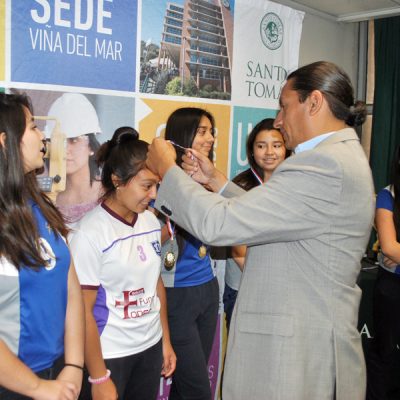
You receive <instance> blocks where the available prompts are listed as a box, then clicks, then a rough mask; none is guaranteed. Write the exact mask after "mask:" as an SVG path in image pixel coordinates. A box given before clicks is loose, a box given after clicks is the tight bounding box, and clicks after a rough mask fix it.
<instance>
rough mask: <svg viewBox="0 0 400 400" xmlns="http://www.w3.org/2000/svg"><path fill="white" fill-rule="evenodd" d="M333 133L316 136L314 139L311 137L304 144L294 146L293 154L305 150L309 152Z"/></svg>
mask: <svg viewBox="0 0 400 400" xmlns="http://www.w3.org/2000/svg"><path fill="white" fill-rule="evenodd" d="M334 133H335V132H328V133H324V134H323V135H318V136H316V137H313V138H312V139H310V140H307V141H306V142H303V143H300V144H299V145H297V146H296V148H295V149H294V152H295V153H296V154H298V153H301V152H302V151H306V150H311V149H313V148H314V147H316V146H317V145H318V144H320V143H321V142H322V141H323V140H325V139H326V138H328V137H329V136H331V135H333V134H334Z"/></svg>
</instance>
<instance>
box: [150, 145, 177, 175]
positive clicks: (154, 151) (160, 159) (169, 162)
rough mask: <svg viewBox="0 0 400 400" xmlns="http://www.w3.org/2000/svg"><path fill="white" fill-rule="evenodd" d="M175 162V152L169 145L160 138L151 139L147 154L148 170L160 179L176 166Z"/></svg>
mask: <svg viewBox="0 0 400 400" xmlns="http://www.w3.org/2000/svg"><path fill="white" fill-rule="evenodd" d="M175 160H176V152H175V149H174V147H173V146H172V144H171V143H169V142H168V141H166V140H164V139H161V138H155V139H153V141H152V143H151V145H150V146H149V152H148V153H147V160H146V165H147V168H148V169H150V170H151V171H152V172H153V173H154V174H156V175H158V176H159V177H160V178H161V179H162V178H163V177H164V175H165V174H166V173H167V171H168V170H169V169H170V168H171V167H172V166H174V165H176V163H175Z"/></svg>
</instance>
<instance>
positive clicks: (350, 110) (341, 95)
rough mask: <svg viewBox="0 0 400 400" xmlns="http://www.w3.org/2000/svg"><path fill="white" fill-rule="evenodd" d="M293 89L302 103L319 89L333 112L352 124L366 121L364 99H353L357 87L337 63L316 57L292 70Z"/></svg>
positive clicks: (290, 77) (337, 116) (348, 123)
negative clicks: (309, 62) (319, 59)
mask: <svg viewBox="0 0 400 400" xmlns="http://www.w3.org/2000/svg"><path fill="white" fill-rule="evenodd" d="M287 80H288V81H289V80H290V81H291V82H292V89H293V90H296V91H297V93H298V95H299V101H300V102H301V103H303V102H304V101H305V100H306V98H307V97H308V96H309V95H310V94H311V92H312V91H313V90H319V91H320V92H321V93H322V94H323V95H324V97H325V99H326V101H327V102H328V105H329V108H330V110H331V111H332V114H333V115H334V116H335V117H336V118H337V119H339V120H341V121H345V123H346V124H347V125H349V126H357V125H361V124H363V123H364V121H365V118H366V115H367V112H366V107H365V103H364V102H362V101H357V102H354V91H353V86H352V84H351V81H350V78H349V77H348V75H347V74H346V73H345V72H344V71H343V70H342V69H341V68H339V67H338V66H337V65H335V64H333V63H331V62H327V61H317V62H315V63H312V64H308V65H305V66H304V67H301V68H299V69H297V70H296V71H293V72H292V73H291V74H289V76H288V77H287Z"/></svg>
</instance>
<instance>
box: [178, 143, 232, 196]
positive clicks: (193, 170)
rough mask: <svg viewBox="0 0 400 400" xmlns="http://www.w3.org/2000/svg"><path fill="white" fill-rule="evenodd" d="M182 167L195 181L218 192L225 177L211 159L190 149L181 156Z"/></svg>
mask: <svg viewBox="0 0 400 400" xmlns="http://www.w3.org/2000/svg"><path fill="white" fill-rule="evenodd" d="M182 168H183V170H184V171H185V172H186V173H187V174H188V175H189V176H191V177H192V178H193V179H194V180H195V181H196V182H198V183H201V184H203V185H205V186H206V187H208V188H210V189H211V190H212V191H213V192H218V191H219V190H220V188H222V186H223V185H224V184H225V183H226V181H227V179H226V177H225V176H224V175H223V174H222V172H220V171H218V170H217V169H216V168H215V166H214V164H213V163H212V162H211V160H210V159H209V158H208V157H206V156H205V155H204V154H201V153H200V152H198V151H196V150H193V149H190V150H188V151H187V152H186V154H185V155H183V156H182Z"/></svg>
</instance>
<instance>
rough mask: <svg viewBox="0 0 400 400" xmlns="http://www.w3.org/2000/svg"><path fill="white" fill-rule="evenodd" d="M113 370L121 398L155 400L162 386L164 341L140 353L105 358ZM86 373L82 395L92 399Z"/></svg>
mask: <svg viewBox="0 0 400 400" xmlns="http://www.w3.org/2000/svg"><path fill="white" fill-rule="evenodd" d="M104 361H105V363H106V366H107V368H108V369H109V370H110V371H111V379H112V381H113V382H114V385H115V386H116V388H117V392H118V399H119V400H155V399H156V397H157V393H158V389H159V387H160V377H161V368H162V362H163V356H162V341H161V340H160V341H159V342H158V343H157V344H155V345H154V346H152V347H150V348H149V349H147V350H144V351H142V352H141V353H138V354H133V355H131V356H127V357H121V358H111V359H108V360H104ZM87 378H88V376H87V374H85V376H84V378H83V387H82V391H81V395H80V397H79V398H80V399H81V400H90V399H91V398H92V395H91V384H90V383H89V382H88V380H87Z"/></svg>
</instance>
